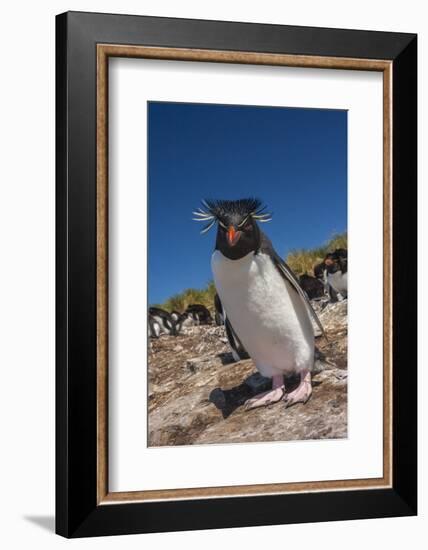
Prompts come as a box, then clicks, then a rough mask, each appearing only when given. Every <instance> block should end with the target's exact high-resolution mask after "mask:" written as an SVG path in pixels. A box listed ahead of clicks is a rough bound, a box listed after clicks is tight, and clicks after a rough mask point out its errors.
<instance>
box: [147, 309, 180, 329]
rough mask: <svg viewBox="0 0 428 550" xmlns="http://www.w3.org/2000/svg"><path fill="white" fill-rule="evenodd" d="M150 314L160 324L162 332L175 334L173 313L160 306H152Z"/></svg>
mask: <svg viewBox="0 0 428 550" xmlns="http://www.w3.org/2000/svg"><path fill="white" fill-rule="evenodd" d="M149 314H150V315H151V316H152V318H153V319H154V320H155V321H156V322H157V323H158V324H159V326H160V328H161V333H165V334H169V335H171V336H175V328H174V321H173V320H172V317H171V314H170V313H168V311H165V310H164V309H160V308H158V307H150V308H149Z"/></svg>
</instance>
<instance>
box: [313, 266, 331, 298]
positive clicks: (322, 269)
mask: <svg viewBox="0 0 428 550" xmlns="http://www.w3.org/2000/svg"><path fill="white" fill-rule="evenodd" d="M314 275H315V277H316V279H317V280H318V281H320V282H321V283H322V285H323V289H324V296H329V294H330V285H329V284H328V281H327V266H326V265H325V263H324V262H321V263H320V264H317V265H315V266H314Z"/></svg>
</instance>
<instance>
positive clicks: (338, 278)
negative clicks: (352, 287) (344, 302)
mask: <svg viewBox="0 0 428 550" xmlns="http://www.w3.org/2000/svg"><path fill="white" fill-rule="evenodd" d="M327 280H328V282H329V284H330V285H331V286H332V287H333V288H334V290H335V291H336V292H345V293H346V292H347V291H348V273H347V272H346V273H342V271H336V273H331V274H330V273H329V274H328V276H327Z"/></svg>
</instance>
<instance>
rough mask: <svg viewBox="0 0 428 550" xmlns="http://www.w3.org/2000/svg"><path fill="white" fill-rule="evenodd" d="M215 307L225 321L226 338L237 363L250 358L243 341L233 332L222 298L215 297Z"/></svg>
mask: <svg viewBox="0 0 428 550" xmlns="http://www.w3.org/2000/svg"><path fill="white" fill-rule="evenodd" d="M214 305H215V309H216V313H217V314H218V315H220V316H221V317H222V319H224V328H225V329H226V336H227V340H228V342H229V346H230V348H231V350H232V355H233V358H234V359H235V361H240V360H241V359H248V358H249V357H250V356H249V355H248V353H247V351H246V349H245V348H244V346H243V345H242V343H241V340H240V339H239V338H238V335H237V334H236V332H235V331H234V330H233V327H232V324H231V322H230V321H229V319H228V318H227V315H226V312H225V310H224V308H223V305H222V303H221V300H220V297H219V295H218V294H216V295H215V297H214Z"/></svg>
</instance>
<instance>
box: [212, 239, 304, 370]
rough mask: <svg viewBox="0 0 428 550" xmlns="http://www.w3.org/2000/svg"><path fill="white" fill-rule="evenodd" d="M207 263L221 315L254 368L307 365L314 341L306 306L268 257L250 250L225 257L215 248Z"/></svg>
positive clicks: (275, 368) (283, 368)
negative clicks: (229, 257) (220, 303)
mask: <svg viewBox="0 0 428 550" xmlns="http://www.w3.org/2000/svg"><path fill="white" fill-rule="evenodd" d="M211 265H212V271H213V275H214V282H215V286H216V289H217V292H218V294H219V296H220V299H221V301H222V304H223V307H224V309H225V311H226V316H227V317H228V318H229V320H230V322H231V324H232V326H233V328H234V330H235V331H236V333H237V335H238V336H239V338H240V340H241V341H242V343H243V345H244V347H245V348H246V350H247V351H248V353H249V354H250V356H251V358H252V359H253V360H254V361H255V363H256V366H257V367H258V369H259V370H260V372H262V374H264V375H265V376H272V375H273V374H277V373H278V372H287V371H295V370H300V368H308V365H307V363H308V362H309V363H310V361H311V357H312V354H313V345H314V339H313V338H314V336H313V328H312V324H311V321H310V319H309V315H308V311H307V309H306V306H305V304H304V303H303V301H302V299H301V298H300V296H299V295H298V294H297V292H296V291H295V290H294V289H293V288H292V287H291V284H290V283H288V282H286V281H285V280H284V278H283V277H282V276H281V275H280V273H279V272H278V270H277V268H276V266H275V265H274V263H273V262H272V260H271V258H270V257H269V256H268V255H267V254H263V253H259V254H257V255H255V254H254V253H253V252H251V253H250V254H248V255H247V256H245V257H244V258H241V259H240V260H229V259H228V258H226V257H225V256H223V254H222V253H221V252H219V251H218V250H216V251H215V252H214V254H213V256H212V260H211ZM299 365H302V366H301V367H299Z"/></svg>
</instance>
